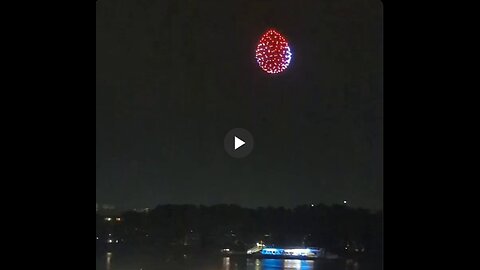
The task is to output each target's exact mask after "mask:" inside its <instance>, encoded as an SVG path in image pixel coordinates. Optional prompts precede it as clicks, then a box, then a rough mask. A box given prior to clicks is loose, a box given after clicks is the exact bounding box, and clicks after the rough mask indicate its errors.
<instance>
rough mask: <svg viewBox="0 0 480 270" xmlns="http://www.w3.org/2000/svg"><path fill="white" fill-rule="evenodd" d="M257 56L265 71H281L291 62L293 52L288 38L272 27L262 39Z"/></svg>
mask: <svg viewBox="0 0 480 270" xmlns="http://www.w3.org/2000/svg"><path fill="white" fill-rule="evenodd" d="M255 57H256V58H257V62H258V65H259V66H260V67H261V68H262V69H263V70H264V71H265V72H267V73H280V72H282V71H284V70H285V69H286V68H287V67H288V64H290V60H291V59H292V54H291V53H290V47H288V43H287V40H286V39H285V38H284V37H283V36H282V35H281V34H280V33H278V32H277V31H275V30H273V29H270V30H268V31H267V32H266V33H265V34H263V36H262V38H261V39H260V42H259V43H258V45H257V50H256V53H255Z"/></svg>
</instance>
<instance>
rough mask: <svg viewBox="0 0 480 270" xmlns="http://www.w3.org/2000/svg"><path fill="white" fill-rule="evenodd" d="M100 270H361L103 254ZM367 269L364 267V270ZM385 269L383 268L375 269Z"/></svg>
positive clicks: (346, 265)
mask: <svg viewBox="0 0 480 270" xmlns="http://www.w3.org/2000/svg"><path fill="white" fill-rule="evenodd" d="M97 262H98V264H97V270H140V269H142V270H162V269H165V270H167V269H168V270H177V269H178V270H359V265H358V263H357V262H354V261H350V260H347V261H346V262H345V261H343V262H341V261H338V262H325V261H315V260H298V259H254V258H238V257H231V258H230V257H224V258H220V257H216V256H213V257H208V256H207V257H196V258H195V257H190V256H187V257H183V256H182V258H181V259H178V260H172V259H166V258H161V257H159V256H157V254H154V255H143V254H142V255H131V254H115V252H106V253H103V256H102V258H101V259H100V261H97ZM364 269H367V268H362V269H361V270H364ZM373 269H381V268H377V267H375V268H373Z"/></svg>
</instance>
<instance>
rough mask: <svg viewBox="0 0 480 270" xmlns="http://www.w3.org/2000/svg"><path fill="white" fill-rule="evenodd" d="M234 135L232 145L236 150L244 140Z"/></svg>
mask: <svg viewBox="0 0 480 270" xmlns="http://www.w3.org/2000/svg"><path fill="white" fill-rule="evenodd" d="M234 137H235V140H234V142H235V144H234V146H235V147H234V149H235V150H237V149H238V148H239V147H240V146H242V145H244V144H245V142H244V141H242V140H241V139H239V138H238V137H237V136H234Z"/></svg>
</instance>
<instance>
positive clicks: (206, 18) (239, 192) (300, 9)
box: [96, 0, 383, 209]
mask: <svg viewBox="0 0 480 270" xmlns="http://www.w3.org/2000/svg"><path fill="white" fill-rule="evenodd" d="M269 27H274V28H275V29H277V30H278V31H279V32H280V33H282V34H283V35H284V36H285V37H286V38H287V40H288V41H289V45H290V48H291V50H292V53H293V56H292V62H291V64H290V66H289V68H288V69H287V70H286V71H285V72H283V73H281V74H278V75H273V76H272V75H269V74H266V73H264V72H263V71H261V69H260V68H259V67H258V65H257V64H256V61H255V58H254V52H255V46H256V44H257V42H258V40H259V39H260V36H261V35H262V34H263V33H264V32H266V30H267V29H268V28H269ZM382 42H383V11H382V6H381V4H380V1H378V0H324V1H313V0H312V1H273V0H270V1H261V0H259V1H193V0H192V1H178V0H169V1H160V0H158V1H153V0H137V1H128V0H116V1H114V0H100V1H98V2H97V4H96V190H97V196H96V197H97V202H99V203H109V204H114V205H116V206H117V207H120V208H125V207H153V206H155V205H157V204H166V203H194V204H207V205H209V204H215V203H235V204H240V205H242V206H247V207H256V206H268V205H271V206H286V207H291V206H295V205H298V204H303V203H312V202H319V203H326V204H331V203H342V201H343V200H344V199H346V200H348V201H349V202H350V204H351V205H352V206H354V207H366V208H372V209H379V208H383V206H382V205H383V191H382V190H383V56H382V55H383V47H382V46H383V45H382ZM235 127H242V128H245V129H248V130H249V131H250V132H251V133H252V134H253V136H254V138H255V148H254V150H253V152H252V154H250V156H248V157H247V158H244V159H233V158H231V157H230V156H228V155H227V153H225V151H224V149H223V138H224V136H225V134H226V133H227V131H229V130H230V129H232V128H235Z"/></svg>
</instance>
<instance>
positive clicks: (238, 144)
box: [223, 128, 254, 158]
mask: <svg viewBox="0 0 480 270" xmlns="http://www.w3.org/2000/svg"><path fill="white" fill-rule="evenodd" d="M253 144H254V142H253V136H252V134H250V132H248V130H246V129H243V128H234V129H231V130H230V131H229V132H227V135H225V138H224V139H223V146H224V147H225V152H227V154H229V155H230V156H231V157H233V158H244V157H246V156H248V155H249V154H250V153H251V152H252V150H253Z"/></svg>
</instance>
